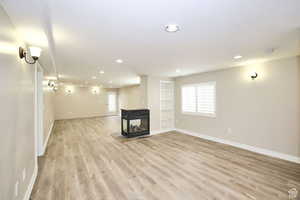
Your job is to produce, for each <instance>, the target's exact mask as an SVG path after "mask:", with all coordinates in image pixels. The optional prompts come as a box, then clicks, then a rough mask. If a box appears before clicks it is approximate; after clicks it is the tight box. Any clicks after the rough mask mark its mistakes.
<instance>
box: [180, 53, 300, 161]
mask: <svg viewBox="0 0 300 200" xmlns="http://www.w3.org/2000/svg"><path fill="white" fill-rule="evenodd" d="M252 70H254V71H257V72H258V78H257V79H256V80H251V78H250V77H249V75H248V74H249V71H252ZM205 81H216V89H217V117H216V118H208V117H200V116H195V115H185V114H182V113H181V90H180V89H181V86H182V85H184V84H189V83H198V82H205ZM299 122H300V61H299V58H298V57H294V58H289V59H282V60H276V61H272V62H268V63H264V64H260V65H252V66H244V67H237V68H230V69H226V70H221V71H215V72H208V73H202V74H197V75H192V76H186V77H180V78H177V79H176V128H179V129H185V130H189V131H193V132H197V133H200V134H205V135H209V136H213V137H217V138H221V139H226V140H230V141H234V142H238V143H242V144H247V145H251V146H254V147H260V148H265V149H268V150H272V151H276V152H280V153H285V154H289V155H293V156H300V152H299V151H300V147H299V146H300V123H299ZM228 128H231V130H232V132H231V133H230V132H228V131H227V130H228Z"/></svg>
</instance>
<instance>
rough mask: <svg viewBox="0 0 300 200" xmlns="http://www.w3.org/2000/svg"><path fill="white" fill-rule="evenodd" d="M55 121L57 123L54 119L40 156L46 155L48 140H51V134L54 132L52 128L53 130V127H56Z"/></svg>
mask: <svg viewBox="0 0 300 200" xmlns="http://www.w3.org/2000/svg"><path fill="white" fill-rule="evenodd" d="M54 123H55V121H54V120H53V122H52V123H51V126H50V129H49V132H48V135H47V138H46V140H45V142H44V145H43V152H41V154H40V155H39V156H42V155H44V154H45V152H46V148H47V145H48V141H49V138H50V136H51V133H52V130H53V127H54Z"/></svg>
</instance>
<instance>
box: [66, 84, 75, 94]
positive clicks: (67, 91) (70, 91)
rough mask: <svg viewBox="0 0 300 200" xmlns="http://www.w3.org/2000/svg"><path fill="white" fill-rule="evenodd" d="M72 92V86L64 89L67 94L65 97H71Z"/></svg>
mask: <svg viewBox="0 0 300 200" xmlns="http://www.w3.org/2000/svg"><path fill="white" fill-rule="evenodd" d="M73 90H74V88H73V86H68V87H66V93H67V95H71V94H72V93H73Z"/></svg>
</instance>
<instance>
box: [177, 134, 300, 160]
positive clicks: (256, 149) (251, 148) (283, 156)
mask: <svg viewBox="0 0 300 200" xmlns="http://www.w3.org/2000/svg"><path fill="white" fill-rule="evenodd" d="M176 131H177V132H179V133H183V134H187V135H192V136H195V137H199V138H203V139H206V140H210V141H214V142H218V143H222V144H227V145H231V146H234V147H237V148H241V149H245V150H248V151H252V152H255V153H259V154H263V155H267V156H271V157H274V158H279V159H282V160H287V161H290V162H294V163H298V164H300V157H297V156H292V155H288V154H284V153H280V152H276V151H271V150H268V149H263V148H259V147H254V146H250V145H247V144H241V143H237V142H233V141H229V140H225V139H220V138H217V137H212V136H209V135H204V134H200V133H196V132H192V131H189V130H184V129H176Z"/></svg>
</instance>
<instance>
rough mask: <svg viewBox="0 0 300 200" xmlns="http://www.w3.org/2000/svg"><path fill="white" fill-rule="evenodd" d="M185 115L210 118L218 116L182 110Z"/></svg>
mask: <svg viewBox="0 0 300 200" xmlns="http://www.w3.org/2000/svg"><path fill="white" fill-rule="evenodd" d="M181 114H183V115H193V116H199V117H208V118H217V117H216V114H205V113H196V112H181Z"/></svg>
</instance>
